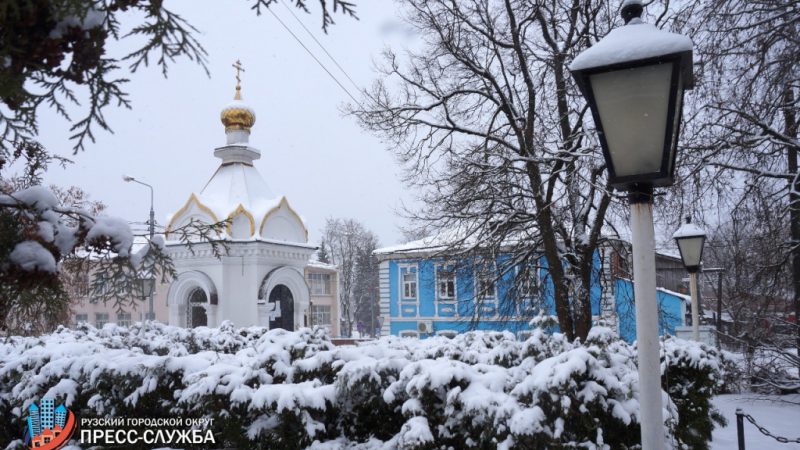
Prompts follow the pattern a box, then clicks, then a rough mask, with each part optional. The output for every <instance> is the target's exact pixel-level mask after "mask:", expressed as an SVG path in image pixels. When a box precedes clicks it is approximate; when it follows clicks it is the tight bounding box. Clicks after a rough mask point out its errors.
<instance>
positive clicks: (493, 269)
mask: <svg viewBox="0 0 800 450" xmlns="http://www.w3.org/2000/svg"><path fill="white" fill-rule="evenodd" d="M484 274H489V279H488V281H489V282H490V283H491V284H492V292H491V295H487V294H484V293H483V292H482V289H481V288H482V286H481V284H482V283H484V281H482V280H485V279H486V277H485V276H484ZM474 277H475V278H474V280H475V282H474V284H475V298H476V299H490V300H491V299H496V298H497V280H496V279H495V278H497V265H496V264H495V263H494V262H492V264H490V265H488V267H481V266H478V268H476V269H475V275H474Z"/></svg>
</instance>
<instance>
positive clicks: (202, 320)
mask: <svg viewBox="0 0 800 450" xmlns="http://www.w3.org/2000/svg"><path fill="white" fill-rule="evenodd" d="M206 305H208V296H207V295H206V291H204V290H203V289H201V288H195V289H193V290H192V292H190V293H189V299H188V301H187V302H186V327H187V328H194V327H206V326H208V315H207V313H206Z"/></svg>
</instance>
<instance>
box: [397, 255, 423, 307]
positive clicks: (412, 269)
mask: <svg viewBox="0 0 800 450" xmlns="http://www.w3.org/2000/svg"><path fill="white" fill-rule="evenodd" d="M403 269H406V270H405V272H403ZM399 272H400V300H402V301H403V302H408V303H411V302H416V301H417V299H419V270H418V269H417V266H416V265H414V264H409V265H404V266H400V271H399ZM412 274H413V275H414V280H413V281H406V275H412ZM411 284H413V289H406V288H407V287H408V286H407V285H411ZM411 291H413V295H414V296H413V297H410V296H406V292H411Z"/></svg>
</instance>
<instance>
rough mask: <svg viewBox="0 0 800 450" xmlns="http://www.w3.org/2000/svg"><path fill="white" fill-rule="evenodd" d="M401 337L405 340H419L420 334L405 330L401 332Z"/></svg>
mask: <svg viewBox="0 0 800 450" xmlns="http://www.w3.org/2000/svg"><path fill="white" fill-rule="evenodd" d="M400 337H404V338H418V337H419V333H417V332H416V331H414V330H405V331H401V332H400Z"/></svg>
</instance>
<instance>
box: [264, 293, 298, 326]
mask: <svg viewBox="0 0 800 450" xmlns="http://www.w3.org/2000/svg"><path fill="white" fill-rule="evenodd" d="M268 301H269V303H271V304H274V305H275V306H274V309H273V311H275V313H274V314H273V315H272V319H271V320H270V321H269V328H270V329H273V328H283V329H284V330H289V331H293V330H294V297H293V296H292V291H290V290H289V288H288V287H286V286H285V285H283V284H279V285H277V286H275V287H274V288H273V289H272V291H271V292H270V293H269V300H268Z"/></svg>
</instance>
